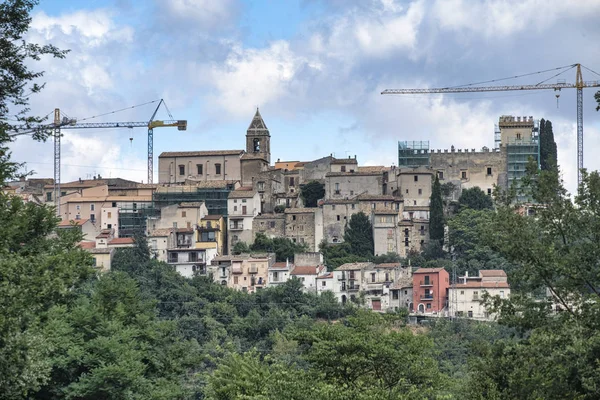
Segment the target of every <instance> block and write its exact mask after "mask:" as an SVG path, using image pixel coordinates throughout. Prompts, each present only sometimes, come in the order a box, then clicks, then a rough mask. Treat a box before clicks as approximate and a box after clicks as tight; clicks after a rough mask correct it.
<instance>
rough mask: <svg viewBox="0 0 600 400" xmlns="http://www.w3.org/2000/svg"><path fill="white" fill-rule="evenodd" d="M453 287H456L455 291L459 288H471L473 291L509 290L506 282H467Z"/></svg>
mask: <svg viewBox="0 0 600 400" xmlns="http://www.w3.org/2000/svg"><path fill="white" fill-rule="evenodd" d="M454 287H456V288H457V289H459V288H463V289H464V288H473V289H477V288H482V289H486V288H487V289H492V288H504V289H509V288H510V285H509V284H508V282H478V281H476V282H467V283H457V284H456V285H454Z"/></svg>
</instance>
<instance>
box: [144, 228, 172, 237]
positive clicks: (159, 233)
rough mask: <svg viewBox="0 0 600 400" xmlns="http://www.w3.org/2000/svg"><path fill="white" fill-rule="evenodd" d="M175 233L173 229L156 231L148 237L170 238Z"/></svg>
mask: <svg viewBox="0 0 600 400" xmlns="http://www.w3.org/2000/svg"><path fill="white" fill-rule="evenodd" d="M171 232H173V228H160V229H155V230H153V231H152V232H150V234H149V235H148V236H169V235H170V234H171Z"/></svg>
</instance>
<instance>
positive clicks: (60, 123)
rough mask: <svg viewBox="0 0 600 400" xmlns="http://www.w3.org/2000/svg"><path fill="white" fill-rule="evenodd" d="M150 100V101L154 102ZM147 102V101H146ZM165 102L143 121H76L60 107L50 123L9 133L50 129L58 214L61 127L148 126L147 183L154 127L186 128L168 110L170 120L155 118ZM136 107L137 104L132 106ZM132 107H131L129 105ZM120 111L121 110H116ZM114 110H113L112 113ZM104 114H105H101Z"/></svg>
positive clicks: (183, 121) (151, 158) (152, 164)
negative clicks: (62, 114)
mask: <svg viewBox="0 0 600 400" xmlns="http://www.w3.org/2000/svg"><path fill="white" fill-rule="evenodd" d="M156 101H157V100H155V101H152V102H150V103H154V102H156ZM146 104H149V103H146ZM163 104H165V102H164V100H163V99H161V100H160V101H159V103H158V106H157V107H156V109H155V110H154V113H153V114H152V117H150V120H149V121H143V122H84V123H82V122H77V120H76V119H73V118H67V117H62V118H61V114H60V109H58V108H57V109H55V110H54V122H53V123H52V124H45V125H37V126H28V125H23V126H19V127H16V128H15V129H14V130H15V133H13V134H11V137H16V136H20V135H24V134H30V133H34V132H39V131H51V133H52V137H53V139H54V202H55V204H56V212H57V215H59V214H60V197H61V191H60V138H61V130H62V129H98V128H148V183H152V180H153V174H154V128H166V127H176V128H177V129H178V130H180V131H185V130H187V121H186V120H175V119H173V116H172V115H171V112H170V111H168V108H167V107H166V104H165V108H167V112H168V113H169V116H170V118H171V120H165V121H161V120H155V119H154V118H155V117H156V113H157V112H158V109H159V108H160V106H161V105H163ZM134 107H137V106H134ZM129 108H133V107H129ZM118 111H122V110H118ZM114 112H116V111H113V112H111V113H107V114H112V113H114ZM103 115H106V114H103ZM91 118H95V117H90V118H86V119H91Z"/></svg>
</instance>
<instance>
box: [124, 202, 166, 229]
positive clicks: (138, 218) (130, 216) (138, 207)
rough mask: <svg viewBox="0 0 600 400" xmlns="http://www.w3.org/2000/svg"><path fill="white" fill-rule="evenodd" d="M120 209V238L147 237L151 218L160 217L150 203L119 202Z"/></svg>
mask: <svg viewBox="0 0 600 400" xmlns="http://www.w3.org/2000/svg"><path fill="white" fill-rule="evenodd" d="M117 207H118V208H119V237H134V236H136V235H145V234H146V232H147V220H148V218H149V217H155V216H158V215H160V210H158V209H155V208H154V207H153V205H152V202H150V201H138V202H117Z"/></svg>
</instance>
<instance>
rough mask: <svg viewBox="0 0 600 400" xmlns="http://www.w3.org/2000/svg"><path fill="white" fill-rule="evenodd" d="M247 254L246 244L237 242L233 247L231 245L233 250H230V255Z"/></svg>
mask: <svg viewBox="0 0 600 400" xmlns="http://www.w3.org/2000/svg"><path fill="white" fill-rule="evenodd" d="M249 252H250V247H249V246H248V244H247V243H246V242H237V243H236V244H235V245H233V249H232V250H231V253H232V254H235V255H238V254H242V253H249Z"/></svg>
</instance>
